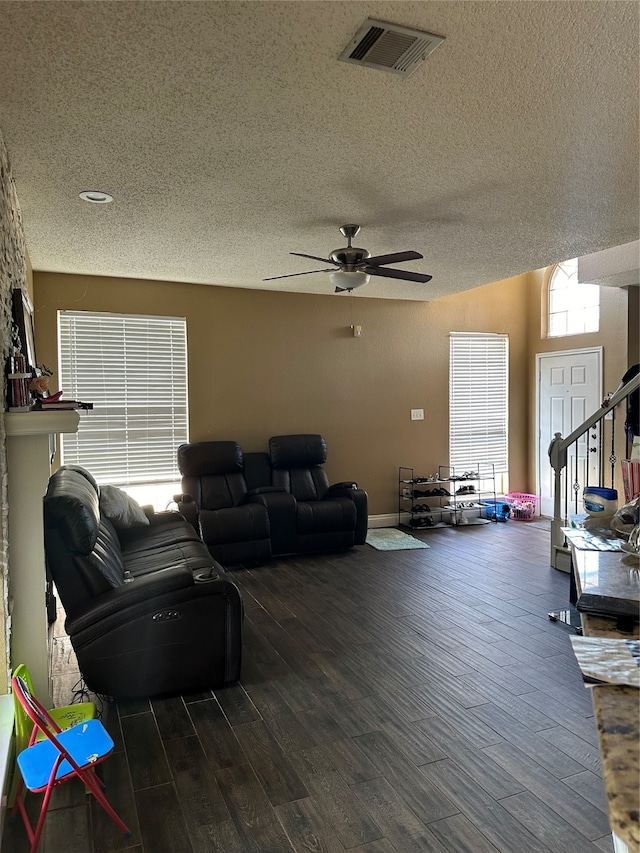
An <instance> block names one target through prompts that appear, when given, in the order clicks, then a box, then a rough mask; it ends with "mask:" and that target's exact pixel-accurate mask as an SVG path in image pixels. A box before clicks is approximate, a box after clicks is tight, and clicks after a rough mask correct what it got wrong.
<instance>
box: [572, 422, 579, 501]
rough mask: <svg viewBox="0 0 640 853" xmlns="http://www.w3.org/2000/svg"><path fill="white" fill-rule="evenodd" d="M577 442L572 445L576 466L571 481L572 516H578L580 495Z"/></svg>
mask: <svg viewBox="0 0 640 853" xmlns="http://www.w3.org/2000/svg"><path fill="white" fill-rule="evenodd" d="M578 441H579V439H576V442H575V444H574V454H573V458H574V459H575V464H576V471H575V478H574V480H573V513H574V515H577V514H578V495H579V494H580V468H579V464H578V463H579V461H580V460H579V459H578Z"/></svg>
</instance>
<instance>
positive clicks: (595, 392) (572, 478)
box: [536, 347, 603, 516]
mask: <svg viewBox="0 0 640 853" xmlns="http://www.w3.org/2000/svg"><path fill="white" fill-rule="evenodd" d="M536 366H537V389H538V393H537V409H538V453H537V456H538V477H537V478H538V494H539V496H540V514H541V515H546V516H553V469H552V467H551V465H550V464H549V455H548V450H549V445H550V444H551V439H552V438H553V437H554V435H555V434H556V433H557V432H559V433H560V434H561V435H562V436H563V437H564V438H566V436H568V435H569V434H570V433H572V432H573V430H574V429H575V428H576V427H578V426H580V424H581V423H583V422H584V421H585V420H586V419H587V418H588V417H589V415H591V414H593V412H595V411H596V409H597V408H598V407H599V406H600V404H601V403H602V396H603V395H602V347H594V348H593V349H583V350H569V351H566V352H550V353H540V354H538V355H536ZM599 429H600V425H599V424H597V425H596V426H595V427H593V429H592V430H590V434H591V436H593V435H594V434H595V435H596V438H598V437H599V433H598V430H599ZM590 445H591V447H596V446H597V443H594V442H593V440H592V441H591V442H590ZM599 476H600V474H599V454H598V453H590V452H588V448H587V441H586V436H585V437H583V438H581V439H579V441H577V442H575V443H574V444H573V445H572V446H571V447H570V448H569V450H568V452H567V479H566V482H568V483H569V484H570V485H569V488H570V489H571V486H572V484H573V483H574V482H578V483H580V484H581V485H582V486H584V485H585V484H586V483H597V482H599ZM562 483H563V488H564V483H565V478H564V477H563V478H562ZM572 497H573V496H572V495H570V499H571V498H572ZM564 499H565V495H564V494H563V495H562V501H563V503H562V505H563V506H564ZM580 511H581V510H580Z"/></svg>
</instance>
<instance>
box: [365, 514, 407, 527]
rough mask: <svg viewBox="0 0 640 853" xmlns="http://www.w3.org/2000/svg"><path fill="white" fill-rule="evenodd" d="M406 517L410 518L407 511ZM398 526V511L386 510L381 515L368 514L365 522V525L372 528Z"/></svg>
mask: <svg viewBox="0 0 640 853" xmlns="http://www.w3.org/2000/svg"><path fill="white" fill-rule="evenodd" d="M407 517H408V518H411V516H410V515H409V513H407ZM397 526H398V513H397V512H388V513H384V514H383V515H370V516H369V521H368V523H367V527H368V528H369V529H372V528H374V527H397Z"/></svg>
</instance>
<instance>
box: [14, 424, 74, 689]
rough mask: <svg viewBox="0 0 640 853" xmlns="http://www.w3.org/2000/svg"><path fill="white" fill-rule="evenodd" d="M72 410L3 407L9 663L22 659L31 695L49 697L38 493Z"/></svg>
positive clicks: (70, 430)
mask: <svg viewBox="0 0 640 853" xmlns="http://www.w3.org/2000/svg"><path fill="white" fill-rule="evenodd" d="M79 421H80V416H79V414H78V412H77V411H65V410H58V411H55V412H35V411H34V412H5V413H4V427H5V434H6V447H7V469H8V481H7V486H8V497H9V618H10V620H11V628H10V631H11V634H10V637H11V667H12V668H14V667H15V666H16V665H17V664H19V663H26V664H27V666H28V667H29V672H30V674H31V676H32V678H33V683H34V688H35V690H36V694H37V695H38V696H39V697H40V698H41V699H44V700H45V701H47V698H48V700H49V702H50V701H51V689H50V680H49V660H48V658H49V655H48V624H47V613H46V577H45V557H44V525H43V518H42V498H43V497H44V494H45V492H46V490H47V483H48V482H49V477H50V475H51V460H52V458H53V454H54V452H55V441H56V435H59V434H60V433H74V432H77V431H78V424H79Z"/></svg>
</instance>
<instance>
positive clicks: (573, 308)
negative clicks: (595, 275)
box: [548, 258, 600, 338]
mask: <svg viewBox="0 0 640 853" xmlns="http://www.w3.org/2000/svg"><path fill="white" fill-rule="evenodd" d="M599 328H600V287H599V286H598V285H597V284H580V283H578V259H577V258H573V260H570V261H564V262H563V263H561V264H558V265H557V266H556V268H555V269H554V271H553V273H552V274H551V279H550V281H549V325H548V335H549V337H550V338H560V337H562V336H563V335H582V334H584V333H585V332H597V331H598V330H599Z"/></svg>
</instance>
